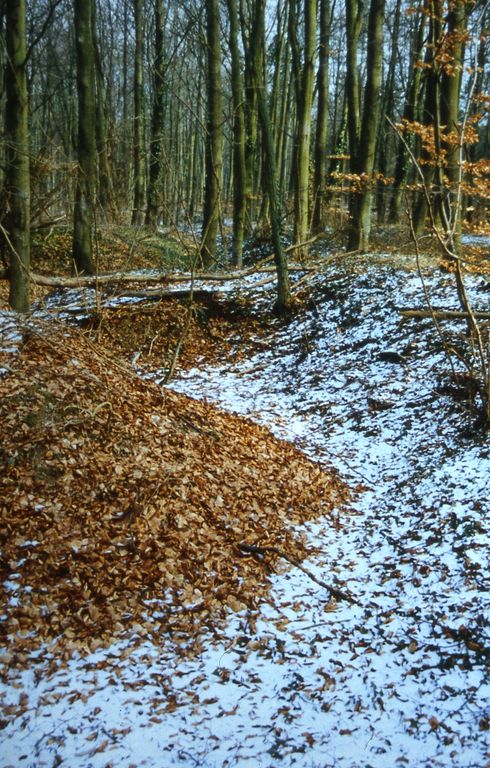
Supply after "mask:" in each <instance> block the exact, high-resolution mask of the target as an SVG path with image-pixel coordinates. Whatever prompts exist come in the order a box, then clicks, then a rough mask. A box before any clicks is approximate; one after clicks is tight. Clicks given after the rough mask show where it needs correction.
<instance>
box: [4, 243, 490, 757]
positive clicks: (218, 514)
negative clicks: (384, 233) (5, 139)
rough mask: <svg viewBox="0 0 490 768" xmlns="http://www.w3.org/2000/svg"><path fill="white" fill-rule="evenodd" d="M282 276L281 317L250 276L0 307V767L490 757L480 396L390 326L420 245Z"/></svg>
mask: <svg viewBox="0 0 490 768" xmlns="http://www.w3.org/2000/svg"><path fill="white" fill-rule="evenodd" d="M60 248H61V250H60V255H61V251H62V246H60ZM109 250H110V249H109ZM133 250H134V249H133ZM125 258H127V252H126V253H125V252H124V251H123V250H122V255H121V265H122V263H123V262H124V260H125ZM486 263H487V261H486V260H485V255H484V256H483V260H481V261H479V264H480V265H482V264H483V265H485V264H486ZM143 266H148V265H147V263H146V262H145V261H144V260H142V261H141V262H139V263H132V267H134V268H141V267H143ZM35 268H36V270H37V271H43V269H42V264H41V265H39V264H38V265H37V266H36V267H35ZM48 269H50V261H49V257H47V260H46V271H47V270H48ZM485 272H486V270H485V269H478V270H475V274H474V275H473V276H472V277H470V278H469V288H470V290H471V293H472V295H473V297H474V300H475V304H476V306H477V307H478V308H480V309H483V310H487V311H488V277H487V276H486V274H485ZM424 274H425V278H426V280H427V282H428V285H429V286H430V290H431V293H432V295H433V299H434V303H435V304H436V305H437V306H439V307H441V308H444V309H451V308H454V307H455V306H456V299H455V293H454V286H453V278H452V276H451V274H449V273H447V272H441V271H439V269H435V268H434V267H433V266H432V265H431V264H430V263H429V261H428V260H427V263H426V266H425V267H424ZM293 282H294V285H295V296H296V302H297V307H296V311H295V312H294V313H293V315H292V316H290V317H289V318H287V319H285V320H279V319H278V318H275V317H274V316H273V315H272V314H271V313H270V307H271V306H272V303H273V283H265V284H264V274H262V273H260V274H254V275H249V276H247V277H245V278H243V279H242V280H241V281H238V282H237V281H230V282H229V283H226V282H224V283H221V284H220V285H219V288H218V289H216V285H215V284H207V283H203V284H201V283H196V288H197V289H199V290H203V291H204V290H205V291H206V293H205V294H203V297H202V301H201V302H200V303H197V304H196V306H195V307H194V310H193V312H192V313H191V314H189V306H188V304H186V303H185V301H182V300H180V301H168V300H165V301H160V300H155V298H153V299H152V300H148V297H140V298H137V299H135V298H134V296H132V297H131V296H129V295H126V296H121V295H120V293H121V292H119V293H118V295H116V294H115V293H114V292H112V293H110V292H107V293H102V294H100V293H99V292H96V291H93V290H91V289H83V290H80V289H74V290H69V291H67V290H65V291H54V292H53V291H52V292H51V293H50V294H48V292H47V290H46V289H36V290H37V299H38V304H37V308H36V311H35V312H34V314H33V316H32V317H30V318H29V319H26V320H23V321H19V319H18V318H16V317H15V316H14V315H13V314H12V313H9V312H7V311H2V312H1V315H0V317H1V339H2V343H1V350H0V368H1V370H0V376H1V378H0V386H1V394H2V396H1V399H0V409H1V411H2V413H1V423H2V459H3V464H4V469H3V472H2V478H1V485H2V497H1V498H2V501H1V502H0V504H1V509H2V518H3V519H2V532H1V536H2V551H1V569H2V581H3V586H2V616H1V623H2V632H3V637H4V640H3V646H4V647H3V652H2V655H1V658H0V664H1V678H0V679H1V683H0V697H1V698H0V702H1V703H0V717H1V722H0V725H1V727H2V730H1V731H0V743H1V744H2V748H1V750H0V754H1V758H0V761H1V762H0V765H1V766H2V768H6V766H14V765H15V766H18V765H23V766H33V767H34V766H36V768H37V767H38V766H44V765H46V766H52V765H61V764H66V765H70V766H94V767H95V766H97V767H98V766H128V767H129V766H130V765H135V766H136V765H138V766H140V765H141V766H143V765H147V766H155V767H156V766H167V765H168V766H170V765H183V766H194V765H201V766H206V767H207V768H211V767H212V766H216V767H217V766H234V765H237V766H238V765H240V766H241V765H250V766H263V767H264V768H265V767H266V766H278V765H284V766H288V765H297V766H305V768H306V767H309V766H323V768H327V767H328V766H336V767H340V768H361V766H363V768H367V766H371V765H373V766H376V767H377V768H378V767H379V766H381V768H391V767H392V766H395V765H405V766H412V767H413V768H421V767H422V766H429V765H430V766H441V767H442V766H444V768H447V767H448V766H454V767H455V768H463V767H465V768H482V766H485V765H490V752H489V748H488V731H489V728H490V682H489V655H490V637H489V620H490V616H489V603H488V588H489V586H490V580H489V577H490V566H489V559H488V545H489V531H488V513H489V511H490V508H489V501H488V499H489V498H490V481H489V479H488V478H489V477H490V448H489V442H488V435H487V434H485V433H483V432H481V431H479V430H478V429H477V428H476V427H475V425H474V422H475V414H474V413H472V408H471V403H469V402H467V399H468V398H470V397H471V392H470V391H469V390H468V388H467V387H466V386H463V385H464V384H465V380H464V376H463V375H462V377H461V384H462V386H461V387H457V386H455V385H454V384H453V383H451V382H450V380H449V377H448V370H447V368H448V365H447V361H446V359H445V356H444V353H443V350H442V349H441V345H440V341H439V339H438V338H437V336H436V334H435V333H434V331H433V328H432V325H431V321H430V319H424V318H422V319H417V320H403V319H402V317H401V315H400V312H399V310H400V309H401V308H403V307H414V306H423V301H422V293H421V286H420V278H419V276H418V274H417V271H416V270H415V269H414V260H413V257H412V256H410V255H409V254H406V255H398V256H397V255H396V254H393V253H386V252H385V253H383V254H379V255H378V256H372V257H370V258H369V259H363V260H361V259H359V257H356V258H353V257H339V258H332V257H330V256H328V255H327V256H324V257H322V256H319V258H318V260H317V262H316V264H315V269H314V271H311V272H308V271H307V270H306V269H305V270H303V271H298V272H295V273H294V276H293ZM178 287H179V286H178V284H177V286H176V289H177V288H178ZM135 290H136V289H135ZM126 293H131V291H126ZM80 327H82V330H83V332H81V331H80ZM445 327H446V329H447V332H448V333H449V334H451V343H452V344H453V345H455V346H457V345H458V344H460V345H464V344H465V340H464V334H463V333H462V328H461V325H460V324H458V323H457V322H456V321H451V324H447V326H445ZM184 336H185V343H182V345H181V349H180V355H179V357H178V361H177V363H178V365H177V367H176V372H175V376H174V378H173V379H172V381H171V382H170V383H169V384H168V385H167V386H163V383H164V381H165V380H166V378H167V377H168V373H169V369H170V367H171V365H172V362H173V351H174V350H175V348H176V346H177V345H180V342H181V341H184ZM179 348H180V347H179ZM188 395H190V396H191V397H192V398H194V399H189V397H188ZM211 403H215V404H218V405H219V406H220V407H221V409H222V410H218V409H216V407H215V406H214V405H212V404H211ZM232 412H233V413H237V414H241V416H236V415H233V413H232ZM243 416H245V417H247V418H246V420H244V419H243ZM259 422H260V424H259ZM272 433H275V435H276V436H275V437H274V436H273V434H272ZM247 547H248V549H247ZM254 547H255V550H254V549H253V548H254ZM250 548H252V549H250ZM298 566H300V567H298ZM305 569H306V570H305ZM312 577H313V578H312ZM314 579H315V580H316V581H315V580H314ZM332 594H336V595H337V598H338V599H335V598H334V597H333V596H332ZM349 598H352V599H353V600H354V603H352V602H350V600H349Z"/></svg>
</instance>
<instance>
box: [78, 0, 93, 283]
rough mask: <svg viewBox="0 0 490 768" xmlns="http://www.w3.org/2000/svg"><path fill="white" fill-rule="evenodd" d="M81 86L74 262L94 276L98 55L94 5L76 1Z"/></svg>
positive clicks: (82, 271)
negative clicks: (95, 42) (96, 55)
mask: <svg viewBox="0 0 490 768" xmlns="http://www.w3.org/2000/svg"><path fill="white" fill-rule="evenodd" d="M74 6H75V38H76V50H77V86H78V174H77V187H76V192H75V206H74V217H73V260H74V262H75V267H76V269H77V272H79V273H81V274H86V275H93V273H94V271H95V270H94V263H93V258H92V238H93V229H94V205H95V181H96V177H97V150H96V141H95V55H94V32H93V28H94V18H93V9H94V5H93V3H92V2H87V0H74Z"/></svg>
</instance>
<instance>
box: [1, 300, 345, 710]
mask: <svg viewBox="0 0 490 768" xmlns="http://www.w3.org/2000/svg"><path fill="white" fill-rule="evenodd" d="M1 334H2V337H3V339H2V343H1V350H0V389H1V397H0V423H1V424H2V428H1V432H2V449H1V456H2V465H3V468H2V473H1V478H0V487H1V490H0V498H1V502H0V508H1V518H2V519H1V528H0V536H1V576H2V579H1V582H2V612H1V613H2V616H1V627H2V635H3V641H2V644H3V645H4V647H5V648H6V649H8V650H5V651H4V653H3V657H2V662H3V664H7V665H9V666H16V665H23V664H25V663H27V662H28V661H29V654H30V652H31V651H33V650H35V649H36V648H38V647H39V646H40V645H41V644H44V643H46V642H47V643H48V644H49V643H51V642H52V641H53V642H54V643H55V644H56V642H57V643H58V650H59V651H60V652H61V653H62V654H64V655H65V656H68V655H69V654H70V653H71V652H72V651H73V650H77V651H82V652H83V651H85V650H87V651H90V650H94V648H95V647H97V646H99V645H100V644H105V643H107V642H108V641H110V640H111V639H113V638H114V637H115V636H118V635H119V636H120V635H124V633H125V632H128V631H132V629H134V627H135V626H137V627H138V631H139V632H140V633H141V635H142V636H146V637H148V636H149V635H151V634H152V633H154V635H155V636H156V637H158V638H159V639H160V640H161V639H162V636H163V635H167V636H168V635H171V636H172V637H173V638H174V639H175V638H177V639H178V638H179V637H180V636H181V637H183V638H186V640H188V639H189V637H190V636H191V635H192V633H194V634H195V630H196V628H199V627H200V626H202V625H203V624H208V625H210V624H214V623H215V622H216V621H217V620H218V619H219V618H220V617H223V616H224V615H225V614H226V613H227V612H229V611H230V609H231V610H235V609H238V610H240V609H243V607H244V606H247V607H249V608H254V607H255V606H256V605H257V602H258V601H259V599H260V597H261V595H263V594H264V592H265V590H266V589H267V584H268V579H267V570H266V564H265V563H261V562H260V559H259V558H256V557H255V558H254V557H247V556H243V552H242V551H241V549H240V545H242V544H248V545H257V544H258V545H261V546H264V545H266V546H271V547H278V548H280V550H281V551H282V552H284V553H285V554H287V555H289V556H290V557H292V558H295V559H301V557H303V556H304V554H305V545H304V542H303V540H302V537H301V535H300V534H298V533H297V530H296V532H295V531H294V526H298V525H299V524H301V523H302V522H303V521H305V520H307V519H312V518H315V517H318V516H320V515H321V516H327V519H328V516H329V515H330V514H331V513H332V510H333V509H334V508H337V509H338V508H339V507H340V506H341V505H342V504H343V503H344V502H345V500H346V489H345V487H344V486H343V485H342V483H341V481H340V479H339V477H338V476H337V475H336V474H335V473H333V472H332V473H326V472H325V471H324V470H323V469H322V468H321V467H320V466H319V465H318V464H316V463H314V462H313V461H311V460H309V459H308V458H306V457H305V456H304V455H303V454H301V453H300V452H299V451H298V450H296V449H295V448H294V447H293V446H292V445H290V444H288V443H286V442H282V441H280V440H278V439H277V438H275V437H273V436H272V435H271V434H270V433H269V432H268V431H267V430H265V429H263V428H261V427H260V426H258V425H256V424H252V423H251V422H249V421H246V420H244V419H242V418H238V417H234V416H231V415H228V414H224V413H223V412H221V411H219V410H217V409H216V408H215V407H213V406H211V405H208V404H206V403H199V402H196V401H194V400H191V399H190V398H188V397H186V396H184V395H180V394H176V393H173V392H171V391H168V390H162V388H161V387H158V386H156V385H155V384H152V383H151V382H150V383H149V382H146V381H143V380H141V379H140V378H139V377H137V376H136V375H135V373H134V371H132V370H131V369H130V367H129V366H126V364H125V363H122V362H121V361H119V360H118V359H116V358H115V357H112V356H111V355H110V354H109V353H108V352H107V351H105V350H104V349H102V348H101V347H99V346H97V345H94V344H92V343H91V342H90V341H89V340H88V339H86V338H85V337H84V336H82V335H81V334H80V333H79V332H77V331H76V330H71V329H69V328H66V327H63V328H62V329H60V328H56V327H55V326H53V325H52V324H50V325H44V324H42V323H40V322H39V321H30V322H28V323H27V324H25V325H24V326H22V327H21V326H20V325H19V324H18V321H17V320H16V319H15V317H14V316H13V315H11V314H9V313H6V314H4V315H3V316H2V327H1ZM332 521H334V517H333V516H332ZM332 524H334V523H333V522H332ZM274 560H277V556H276V555H274V554H273V553H272V554H271V556H270V557H268V558H267V561H268V564H271V563H272V564H274ZM56 655H58V651H57V653H56ZM15 714H17V715H18V714H19V712H15V713H14V715H15Z"/></svg>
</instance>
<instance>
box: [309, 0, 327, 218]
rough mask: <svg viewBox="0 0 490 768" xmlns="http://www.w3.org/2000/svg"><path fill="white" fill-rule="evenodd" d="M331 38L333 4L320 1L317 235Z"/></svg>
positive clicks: (321, 215) (323, 180)
mask: <svg viewBox="0 0 490 768" xmlns="http://www.w3.org/2000/svg"><path fill="white" fill-rule="evenodd" d="M329 38H330V2H329V0H320V51H319V63H318V75H317V90H318V114H317V118H316V120H317V122H316V136H315V177H314V182H313V193H314V203H313V222H312V229H313V232H315V233H318V232H322V231H323V230H324V229H325V185H326V180H327V144H328V122H329V105H328V98H329V93H328V91H329V78H328V63H329V48H328V46H329Z"/></svg>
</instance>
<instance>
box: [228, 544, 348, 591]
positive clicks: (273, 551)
mask: <svg viewBox="0 0 490 768" xmlns="http://www.w3.org/2000/svg"><path fill="white" fill-rule="evenodd" d="M238 549H239V550H240V551H241V552H243V553H244V554H246V555H258V556H259V557H263V556H264V555H277V556H278V557H282V558H283V560H287V562H288V563H291V565H294V567H295V568H299V570H300V571H303V573H304V574H306V576H308V578H309V579H311V580H312V581H314V582H315V584H318V585H319V586H320V587H322V588H323V589H326V590H327V592H329V593H330V595H331V596H332V597H334V598H335V599H336V600H345V602H347V603H350V604H351V605H359V603H358V601H357V600H356V599H355V598H354V597H352V595H349V594H348V592H343V591H342V590H341V589H337V587H332V586H331V585H330V584H326V582H324V581H322V579H319V578H318V577H317V576H315V574H314V573H313V572H312V571H310V570H309V569H308V568H305V566H304V565H301V563H300V562H298V560H295V559H294V557H291V556H290V555H288V554H287V553H286V552H284V550H282V549H279V548H278V547H258V546H253V545H252V544H238Z"/></svg>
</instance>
